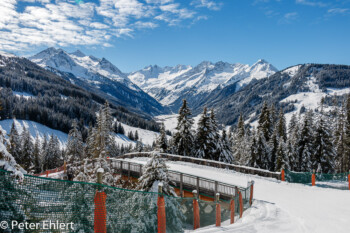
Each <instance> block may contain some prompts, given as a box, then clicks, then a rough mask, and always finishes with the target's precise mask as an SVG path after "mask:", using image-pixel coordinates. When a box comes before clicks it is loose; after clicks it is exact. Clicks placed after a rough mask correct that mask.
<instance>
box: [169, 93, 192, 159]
mask: <svg viewBox="0 0 350 233" xmlns="http://www.w3.org/2000/svg"><path fill="white" fill-rule="evenodd" d="M191 115H192V113H191V110H190V108H189V107H188V106H187V101H186V100H185V99H184V100H183V101H182V106H181V108H180V110H179V116H178V117H177V126H176V130H177V132H176V133H175V134H174V137H173V144H174V148H175V153H176V154H178V155H184V156H193V155H192V153H193V147H194V136H193V132H192V126H193V120H192V118H191V117H190V116H191Z"/></svg>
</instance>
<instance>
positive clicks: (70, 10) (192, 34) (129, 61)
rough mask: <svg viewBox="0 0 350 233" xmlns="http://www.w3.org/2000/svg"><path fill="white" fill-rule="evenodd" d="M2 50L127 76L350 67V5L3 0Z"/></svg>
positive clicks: (348, 0)
mask: <svg viewBox="0 0 350 233" xmlns="http://www.w3.org/2000/svg"><path fill="white" fill-rule="evenodd" d="M0 15H2V16H5V17H0V50H3V51H8V52H12V53H15V54H18V55H30V54H34V53H36V52H39V51H41V50H42V49H44V48H46V47H51V46H54V47H60V48H63V49H65V50H67V51H69V52H70V51H74V50H76V49H80V50H81V51H82V52H84V53H86V54H92V55H94V56H96V57H105V58H107V59H108V60H110V61H111V62H113V63H114V64H115V65H116V66H117V67H119V68H120V69H121V70H122V71H123V72H130V71H134V70H138V69H141V68H143V67H145V66H147V65H150V64H157V65H160V66H166V65H168V66H174V65H177V64H186V65H197V64H198V63H200V62H201V61H203V60H208V61H212V62H216V61H226V62H231V63H235V62H239V63H246V64H252V63H254V62H255V61H257V60H258V59H260V58H264V59H266V60H267V61H269V62H270V63H272V64H273V65H274V66H276V67H277V68H278V69H283V68H286V67H288V66H291V65H295V64H299V63H309V62H310V63H336V64H348V65H350V45H349V41H350V30H349V29H350V0H343V1H338V0H333V1H329V0H322V1H317V0H218V1H213V0H85V1H79V0H1V1H0Z"/></svg>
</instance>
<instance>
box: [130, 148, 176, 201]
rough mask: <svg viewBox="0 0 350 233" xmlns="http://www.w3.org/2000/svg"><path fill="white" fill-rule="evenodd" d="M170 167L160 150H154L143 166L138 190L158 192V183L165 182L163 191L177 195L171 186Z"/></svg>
mask: <svg viewBox="0 0 350 233" xmlns="http://www.w3.org/2000/svg"><path fill="white" fill-rule="evenodd" d="M170 182H171V181H170V178H169V171H168V167H167V165H166V164H165V159H163V158H162V157H161V155H160V153H159V152H153V153H152V154H151V157H150V159H149V160H148V162H147V163H146V165H145V166H144V167H143V171H142V176H141V177H140V178H139V185H138V186H137V189H138V190H141V191H149V192H158V184H159V183H162V184H163V192H164V193H165V194H167V195H170V196H175V197H176V196H177V195H176V193H175V190H174V188H173V187H171V186H170Z"/></svg>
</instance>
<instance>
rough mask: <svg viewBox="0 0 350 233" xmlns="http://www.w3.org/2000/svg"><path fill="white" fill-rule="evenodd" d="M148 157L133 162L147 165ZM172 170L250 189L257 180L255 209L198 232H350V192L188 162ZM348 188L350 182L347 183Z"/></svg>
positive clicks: (174, 165) (174, 166) (252, 208)
mask: <svg viewBox="0 0 350 233" xmlns="http://www.w3.org/2000/svg"><path fill="white" fill-rule="evenodd" d="M147 160H148V158H135V159H131V161H133V162H137V163H141V164H144V163H146V161H147ZM167 165H168V166H169V169H170V170H176V171H182V172H186V173H188V174H193V175H198V176H202V177H207V178H210V179H214V180H218V181H221V182H225V183H230V184H235V185H239V186H246V185H247V182H248V181H250V180H254V181H255V186H254V202H253V206H252V207H251V208H250V209H249V210H247V211H246V212H245V213H244V215H243V218H242V219H239V220H238V221H237V222H236V223H235V224H233V225H228V222H224V223H223V224H222V225H223V226H222V227H214V226H209V227H206V228H201V229H198V230H196V231H194V232H200V233H204V232H205V233H209V232H210V233H211V232H240V233H254V232H259V233H261V232H263V233H265V232H266V233H267V232H279V233H292V232H293V233H294V232H295V233H299V232H301V233H302V232H305V233H323V232H324V233H329V232H336V233H343V232H344V233H345V232H349V229H350V221H349V219H350V191H349V190H339V189H331V188H323V187H317V186H316V187H312V186H310V185H302V184H294V183H286V182H281V181H278V180H276V179H272V178H264V177H259V176H255V175H248V174H242V173H237V172H234V171H229V170H225V169H218V168H212V167H207V166H202V165H195V164H191V163H185V162H168V163H167ZM343 185H344V186H346V185H347V183H345V182H344V184H343Z"/></svg>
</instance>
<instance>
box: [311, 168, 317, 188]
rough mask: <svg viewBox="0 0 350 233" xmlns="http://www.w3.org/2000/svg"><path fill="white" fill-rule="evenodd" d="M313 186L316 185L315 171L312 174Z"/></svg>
mask: <svg viewBox="0 0 350 233" xmlns="http://www.w3.org/2000/svg"><path fill="white" fill-rule="evenodd" d="M311 184H312V186H315V185H316V175H315V169H314V170H313V173H312V176H311Z"/></svg>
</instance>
